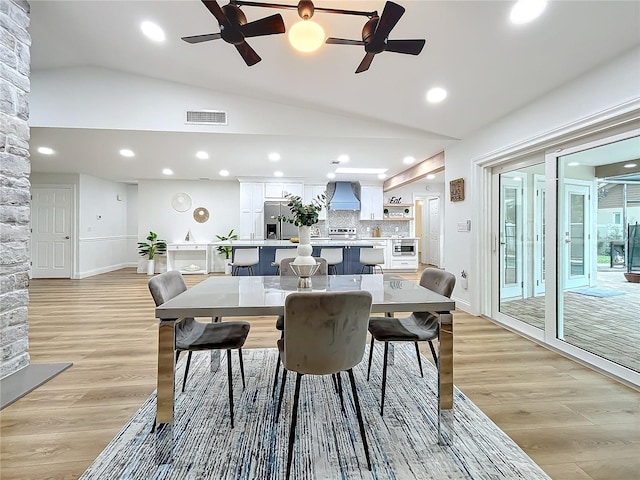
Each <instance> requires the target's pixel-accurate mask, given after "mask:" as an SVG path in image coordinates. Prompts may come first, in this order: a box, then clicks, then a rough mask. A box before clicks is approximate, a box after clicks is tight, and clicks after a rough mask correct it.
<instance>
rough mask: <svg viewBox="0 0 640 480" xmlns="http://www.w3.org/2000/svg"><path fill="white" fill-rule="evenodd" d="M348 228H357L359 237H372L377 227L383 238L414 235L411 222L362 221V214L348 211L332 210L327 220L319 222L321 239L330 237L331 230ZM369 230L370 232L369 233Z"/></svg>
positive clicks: (328, 213)
mask: <svg viewBox="0 0 640 480" xmlns="http://www.w3.org/2000/svg"><path fill="white" fill-rule="evenodd" d="M337 227H347V228H355V229H356V231H357V235H358V237H370V236H372V234H371V232H373V231H374V230H375V229H376V228H377V227H380V230H381V234H380V236H382V237H391V236H393V235H400V236H403V237H408V236H410V235H413V232H411V231H410V227H411V222H408V221H406V220H398V221H395V220H360V212H352V211H348V210H330V211H329V212H327V219H326V220H320V222H318V229H319V232H320V236H321V237H327V236H328V235H329V233H328V229H329V228H337ZM367 228H368V229H369V231H367Z"/></svg>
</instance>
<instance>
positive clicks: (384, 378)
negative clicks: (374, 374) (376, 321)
mask: <svg viewBox="0 0 640 480" xmlns="http://www.w3.org/2000/svg"><path fill="white" fill-rule="evenodd" d="M388 355H389V342H384V364H383V365H382V399H381V402H380V416H381V417H382V416H383V415H384V394H385V392H386V391H387V359H388Z"/></svg>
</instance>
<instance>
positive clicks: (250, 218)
mask: <svg viewBox="0 0 640 480" xmlns="http://www.w3.org/2000/svg"><path fill="white" fill-rule="evenodd" d="M239 237H240V238H241V239H243V240H250V239H255V238H259V239H262V238H264V183H250V182H242V183H240V232H239Z"/></svg>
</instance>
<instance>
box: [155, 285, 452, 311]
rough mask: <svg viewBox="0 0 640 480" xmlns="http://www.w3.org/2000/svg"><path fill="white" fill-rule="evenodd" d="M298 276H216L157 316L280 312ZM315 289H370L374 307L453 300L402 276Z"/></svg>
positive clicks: (416, 307) (442, 304)
mask: <svg viewBox="0 0 640 480" xmlns="http://www.w3.org/2000/svg"><path fill="white" fill-rule="evenodd" d="M297 281H298V278H297V277H295V276H283V277H280V276H277V275H268V276H247V277H240V276H228V275H227V276H215V277H209V278H207V279H206V280H204V281H202V282H200V283H199V284H197V285H195V286H194V287H191V288H190V289H189V290H187V291H186V292H184V293H181V294H180V295H178V296H177V297H175V298H173V299H171V300H169V301H168V302H166V303H164V304H163V305H161V306H159V307H157V308H156V317H157V318H159V319H176V318H184V317H216V316H252V315H280V314H282V313H283V311H284V300H285V298H286V296H287V295H288V294H290V293H291V292H296V291H298V288H297ZM312 284H313V291H353V290H367V291H369V292H371V294H372V295H373V305H372V307H371V311H372V312H374V313H386V312H419V311H434V312H450V311H453V310H454V309H455V302H454V301H453V300H451V299H449V298H447V297H444V296H442V295H439V294H437V293H435V292H432V291H430V290H427V289H426V288H423V287H421V286H419V285H416V284H415V283H413V282H412V281H409V280H406V279H404V278H402V277H400V276H398V275H394V274H384V275H329V276H328V277H323V276H315V277H312Z"/></svg>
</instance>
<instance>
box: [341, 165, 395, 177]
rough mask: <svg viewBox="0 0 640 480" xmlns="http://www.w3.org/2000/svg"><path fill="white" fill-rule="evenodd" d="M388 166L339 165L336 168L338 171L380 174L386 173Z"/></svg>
mask: <svg viewBox="0 0 640 480" xmlns="http://www.w3.org/2000/svg"><path fill="white" fill-rule="evenodd" d="M387 170H389V169H388V168H346V167H338V168H336V173H371V174H374V175H378V174H380V173H385V172H386V171H387Z"/></svg>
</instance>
